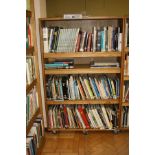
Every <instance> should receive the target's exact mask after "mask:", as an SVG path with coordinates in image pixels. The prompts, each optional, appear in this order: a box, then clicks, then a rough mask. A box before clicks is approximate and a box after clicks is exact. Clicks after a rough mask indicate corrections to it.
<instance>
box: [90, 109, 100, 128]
mask: <svg viewBox="0 0 155 155" xmlns="http://www.w3.org/2000/svg"><path fill="white" fill-rule="evenodd" d="M92 112H93V115H94V117H95V120H96V123H97V127H98V128H100V127H101V125H100V122H99V120H98V117H97V114H96V112H95V108H92Z"/></svg>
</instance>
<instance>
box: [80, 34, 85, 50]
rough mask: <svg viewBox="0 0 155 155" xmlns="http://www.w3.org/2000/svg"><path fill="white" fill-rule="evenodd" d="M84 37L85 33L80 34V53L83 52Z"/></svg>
mask: <svg viewBox="0 0 155 155" xmlns="http://www.w3.org/2000/svg"><path fill="white" fill-rule="evenodd" d="M85 36H86V32H83V33H82V40H81V43H80V52H83V51H84V40H85Z"/></svg>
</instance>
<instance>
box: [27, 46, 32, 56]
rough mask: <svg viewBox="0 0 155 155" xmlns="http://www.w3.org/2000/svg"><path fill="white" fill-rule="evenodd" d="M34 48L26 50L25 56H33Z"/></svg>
mask: <svg viewBox="0 0 155 155" xmlns="http://www.w3.org/2000/svg"><path fill="white" fill-rule="evenodd" d="M33 52H34V47H29V48H26V55H33Z"/></svg>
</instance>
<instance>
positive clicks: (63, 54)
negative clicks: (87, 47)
mask: <svg viewBox="0 0 155 155" xmlns="http://www.w3.org/2000/svg"><path fill="white" fill-rule="evenodd" d="M90 57H96V58H101V57H121V52H118V51H117V52H116V51H115V52H60V53H44V58H90Z"/></svg>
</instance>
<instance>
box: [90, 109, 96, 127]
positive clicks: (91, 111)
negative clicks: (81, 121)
mask: <svg viewBox="0 0 155 155" xmlns="http://www.w3.org/2000/svg"><path fill="white" fill-rule="evenodd" d="M89 112H90V116H91V118H92V122H93V125H94V128H98V124H96V122H95V121H94V119H95V116H94V114H93V110H92V108H91V109H89ZM95 120H96V119H95Z"/></svg>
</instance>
